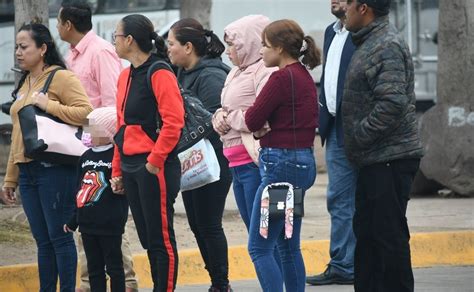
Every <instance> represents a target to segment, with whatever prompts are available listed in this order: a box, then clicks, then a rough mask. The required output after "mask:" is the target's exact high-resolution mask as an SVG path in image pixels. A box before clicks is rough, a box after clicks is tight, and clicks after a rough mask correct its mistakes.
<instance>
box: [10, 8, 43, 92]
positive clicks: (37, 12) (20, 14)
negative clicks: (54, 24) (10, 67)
mask: <svg viewBox="0 0 474 292" xmlns="http://www.w3.org/2000/svg"><path fill="white" fill-rule="evenodd" d="M13 4H14V6H15V32H14V33H15V35H14V36H13V39H15V38H16V34H17V32H18V30H19V29H20V27H21V26H22V25H23V24H24V23H29V22H31V21H35V22H39V23H42V24H44V25H46V26H49V9H48V0H14V2H13ZM13 54H15V52H13ZM13 58H14V60H15V62H14V63H15V67H16V64H17V63H16V58H15V55H13ZM16 82H18V76H17V77H16V80H15V83H16Z"/></svg>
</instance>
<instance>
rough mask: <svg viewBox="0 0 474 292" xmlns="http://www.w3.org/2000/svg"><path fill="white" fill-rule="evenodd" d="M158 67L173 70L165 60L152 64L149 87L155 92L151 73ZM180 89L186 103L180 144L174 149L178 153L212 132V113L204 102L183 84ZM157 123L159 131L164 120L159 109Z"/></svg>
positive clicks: (149, 70) (148, 77) (148, 76)
mask: <svg viewBox="0 0 474 292" xmlns="http://www.w3.org/2000/svg"><path fill="white" fill-rule="evenodd" d="M158 69H166V70H168V71H170V72H172V73H173V74H174V72H173V69H172V68H171V66H170V65H169V64H168V63H166V62H165V61H156V62H155V63H153V64H151V66H150V68H148V72H147V83H148V88H149V89H150V90H151V92H153V88H152V86H151V75H152V74H153V73H154V72H155V71H156V70H158ZM178 86H179V90H180V91H181V96H182V98H183V103H184V127H183V129H182V132H181V137H180V138H179V141H178V144H177V145H176V147H175V149H174V150H173V151H176V153H180V152H183V151H184V150H186V149H188V148H190V147H191V146H193V145H194V144H196V143H197V142H199V140H201V139H203V138H205V137H207V136H208V135H209V134H210V133H212V131H213V128H212V114H211V113H210V112H209V111H208V110H206V108H204V105H203V104H202V102H201V101H200V100H199V98H197V97H196V96H194V95H193V94H192V93H191V92H190V91H189V90H184V89H183V88H182V87H181V85H179V84H178ZM156 123H157V133H159V129H161V125H162V120H161V116H160V113H159V112H158V110H157V111H156Z"/></svg>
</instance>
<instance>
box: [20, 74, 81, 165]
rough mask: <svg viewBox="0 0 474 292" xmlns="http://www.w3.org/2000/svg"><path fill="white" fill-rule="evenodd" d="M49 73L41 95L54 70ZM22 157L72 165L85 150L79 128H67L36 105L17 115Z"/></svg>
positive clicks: (23, 109) (26, 107) (67, 126)
mask: <svg viewBox="0 0 474 292" xmlns="http://www.w3.org/2000/svg"><path fill="white" fill-rule="evenodd" d="M61 69H62V68H58V69H55V70H53V71H51V73H49V76H48V79H47V80H46V83H45V84H44V87H43V89H42V90H41V92H42V93H46V92H48V88H49V85H50V84H51V81H52V79H53V77H54V74H55V73H56V71H58V70H61ZM18 119H19V121H20V128H21V133H22V136H23V145H24V147H25V152H24V155H25V157H28V158H31V159H34V160H38V161H44V162H50V163H55V164H68V165H75V164H76V163H77V161H78V159H79V157H80V156H81V155H82V154H83V153H84V152H85V151H86V150H87V149H88V148H87V147H86V146H84V145H83V144H82V142H81V135H82V128H81V127H77V126H72V125H69V124H67V123H65V122H63V121H61V120H60V119H58V118H57V117H54V116H52V115H50V114H48V113H46V112H44V111H43V110H41V109H40V108H38V107H37V106H35V105H32V104H30V105H27V106H25V107H23V108H22V109H21V110H20V111H19V112H18Z"/></svg>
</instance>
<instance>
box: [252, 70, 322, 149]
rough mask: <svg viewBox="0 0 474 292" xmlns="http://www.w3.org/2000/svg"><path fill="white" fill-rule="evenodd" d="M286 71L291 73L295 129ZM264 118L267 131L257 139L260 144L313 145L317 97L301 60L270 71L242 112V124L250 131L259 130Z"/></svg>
mask: <svg viewBox="0 0 474 292" xmlns="http://www.w3.org/2000/svg"><path fill="white" fill-rule="evenodd" d="M289 70H291V72H292V73H293V82H294V92H295V118H296V119H295V122H296V123H295V124H296V127H295V131H293V113H292V95H291V91H292V90H291V79H290V72H289ZM266 121H268V122H269V124H270V128H271V131H270V132H269V133H267V134H266V135H265V136H263V137H262V138H261V139H260V145H261V146H262V147H275V148H307V147H312V146H313V143H314V137H315V135H316V128H317V127H318V121H319V108H318V96H317V92H316V86H315V85H314V82H313V79H312V78H311V75H310V74H309V72H308V70H307V69H306V68H305V67H304V66H303V65H302V64H301V63H299V62H297V63H293V64H291V65H288V66H286V67H285V68H282V69H280V70H278V71H275V72H273V73H272V75H270V78H269V79H268V82H267V83H266V84H265V86H264V87H263V89H262V91H261V92H260V94H259V95H258V96H257V99H256V100H255V103H254V105H253V106H251V107H250V108H249V109H248V110H247V112H246V114H245V123H246V124H247V127H248V128H249V130H250V131H252V132H255V131H258V130H260V129H261V128H262V127H263V125H264V124H265V122H266ZM295 134H296V145H295V138H294V137H295Z"/></svg>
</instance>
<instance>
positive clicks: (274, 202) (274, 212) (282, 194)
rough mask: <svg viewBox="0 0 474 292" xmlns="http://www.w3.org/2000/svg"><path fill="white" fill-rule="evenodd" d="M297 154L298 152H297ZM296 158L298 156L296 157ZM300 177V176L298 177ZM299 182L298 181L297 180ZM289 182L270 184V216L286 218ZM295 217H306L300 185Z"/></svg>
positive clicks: (294, 207)
mask: <svg viewBox="0 0 474 292" xmlns="http://www.w3.org/2000/svg"><path fill="white" fill-rule="evenodd" d="M289 72H290V79H291V97H292V109H293V138H294V143H295V148H296V133H295V129H296V121H295V119H296V115H295V88H294V83H293V74H292V73H291V70H289ZM295 155H296V153H295ZM295 158H296V157H295ZM296 179H298V178H296ZM297 183H298V182H297ZM288 184H289V183H286V184H281V183H275V184H269V185H268V198H269V207H268V216H269V218H270V219H284V218H285V209H286V196H287V193H288V188H289V186H288ZM293 217H294V218H302V217H304V196H303V190H302V189H301V188H299V187H298V186H294V187H293Z"/></svg>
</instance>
